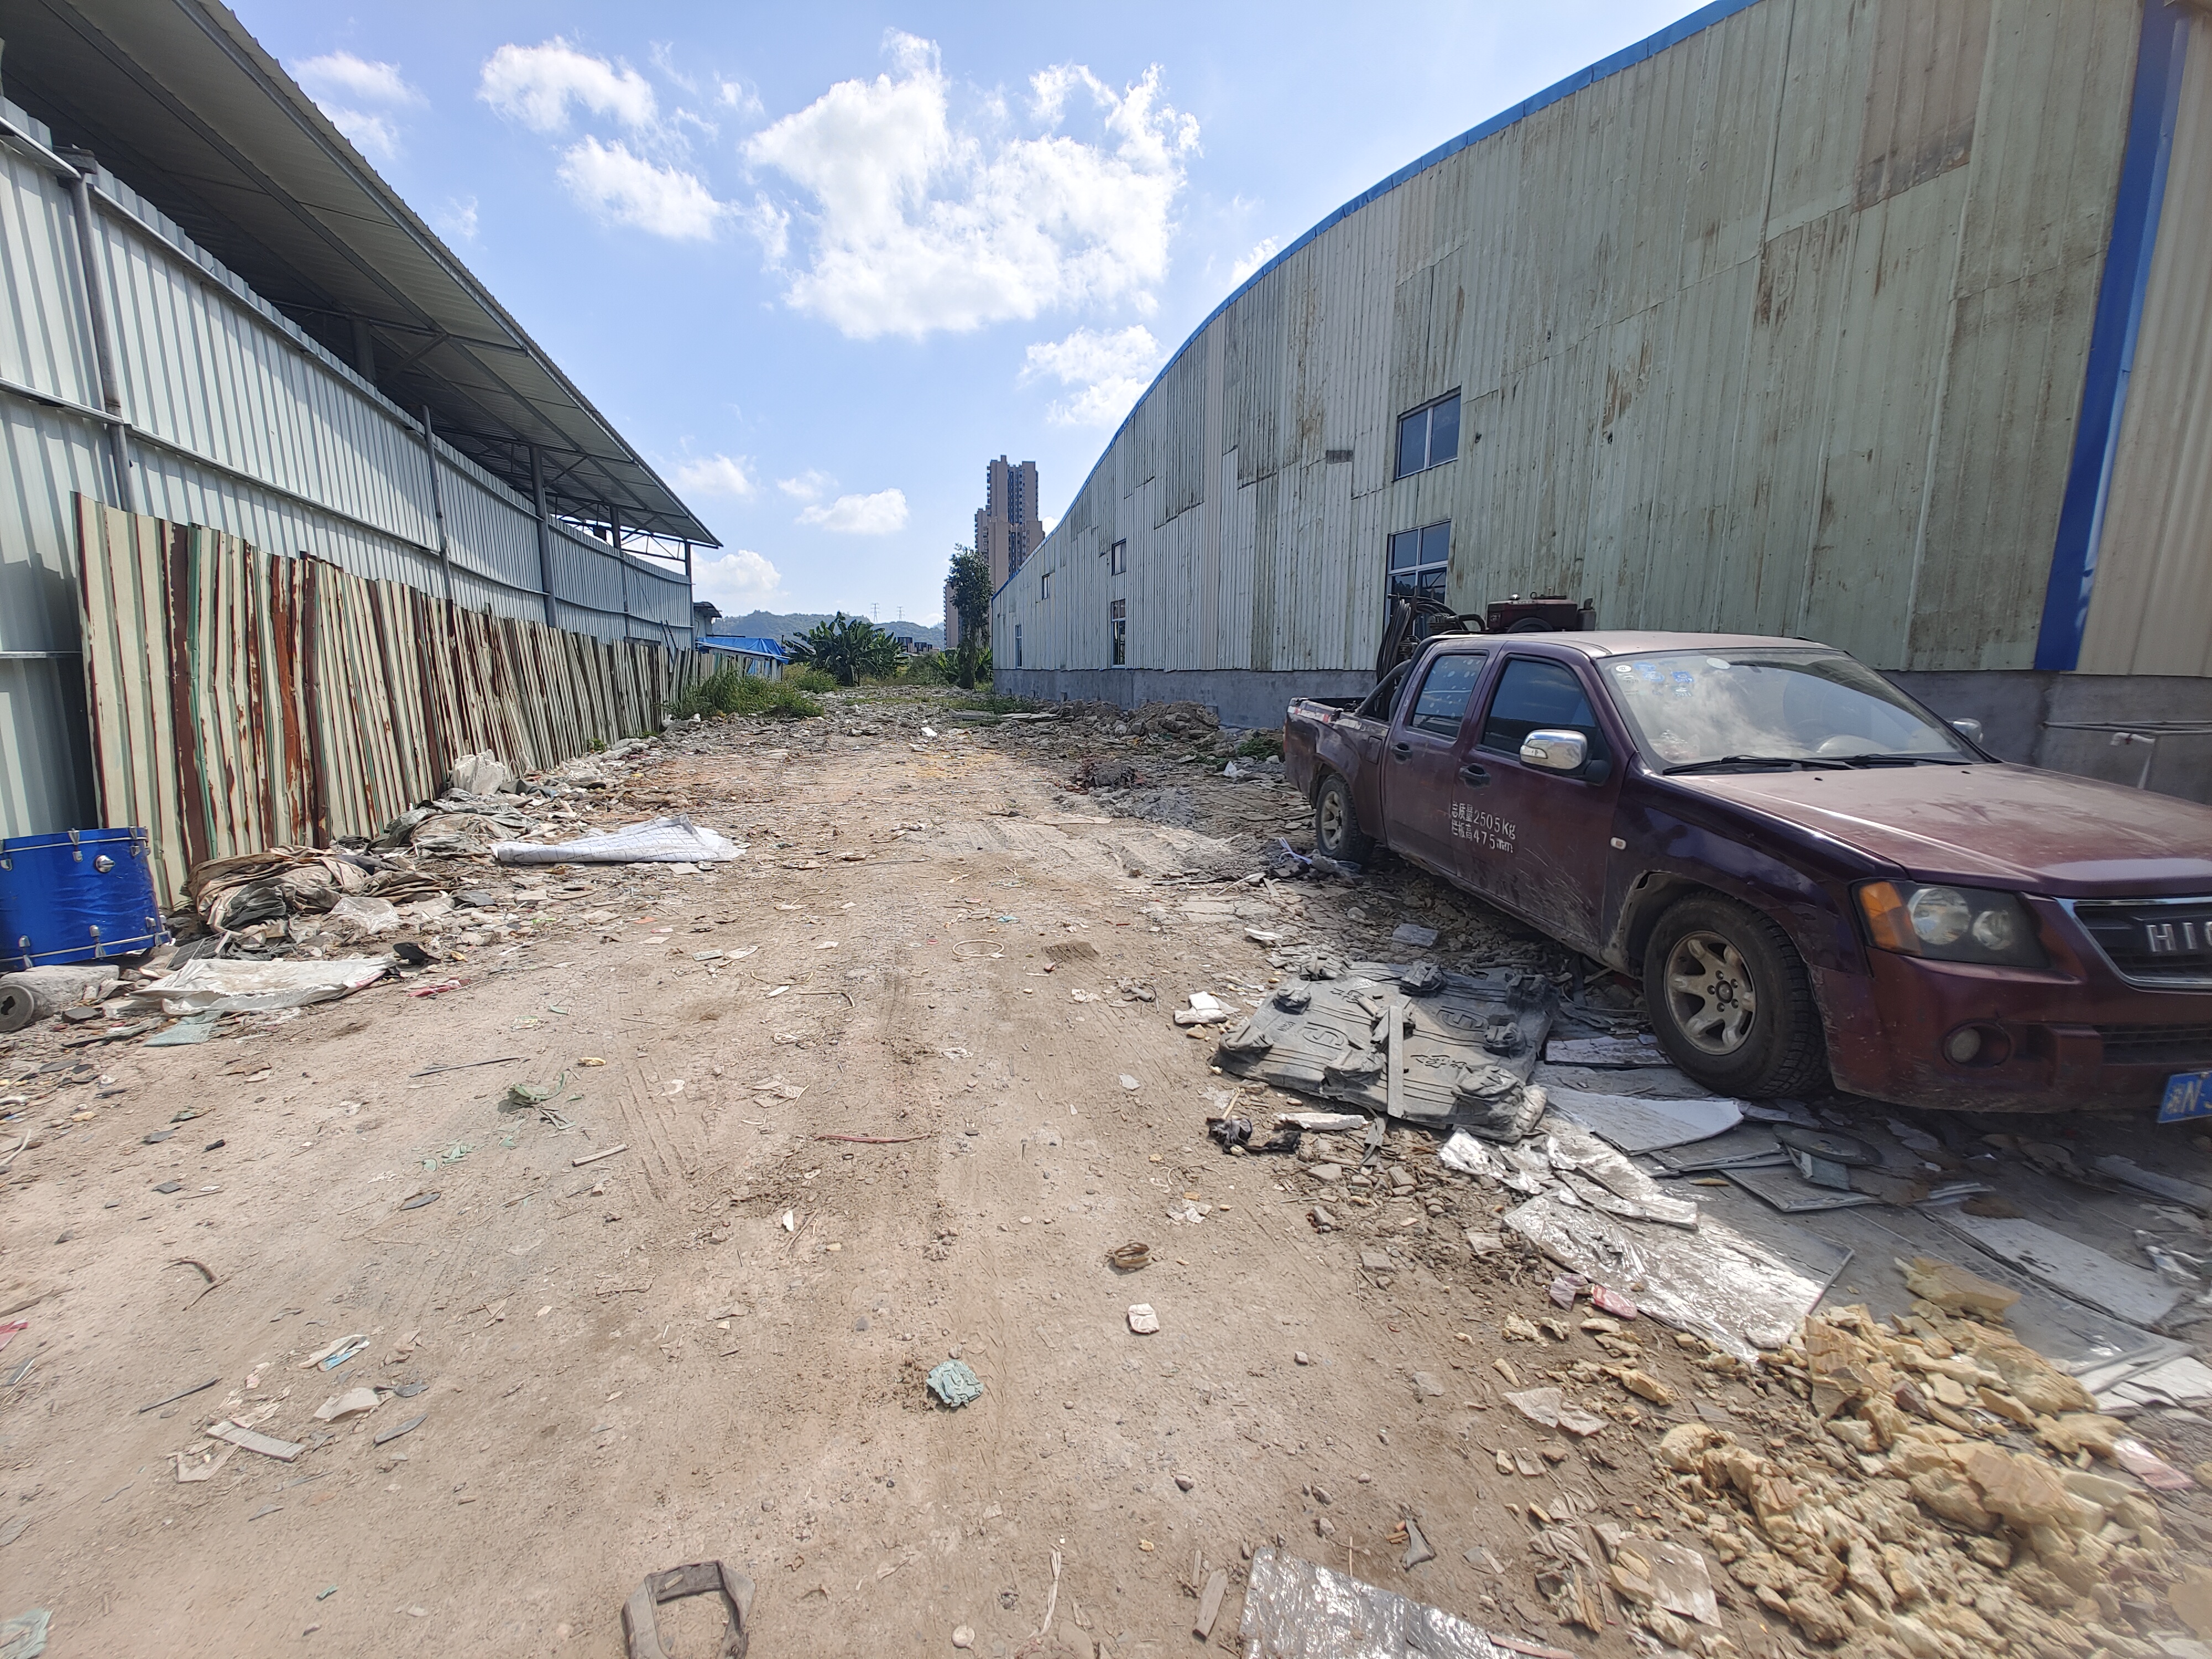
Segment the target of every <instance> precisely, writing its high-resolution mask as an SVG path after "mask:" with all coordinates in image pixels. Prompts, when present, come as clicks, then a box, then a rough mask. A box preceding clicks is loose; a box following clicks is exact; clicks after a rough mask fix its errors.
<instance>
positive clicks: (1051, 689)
mask: <svg viewBox="0 0 2212 1659" xmlns="http://www.w3.org/2000/svg"><path fill="white" fill-rule="evenodd" d="M1889 678H1891V679H1893V680H1894V681H1895V682H1896V683H1897V684H1899V685H1901V686H1903V687H1904V688H1905V690H1907V691H1909V692H1911V694H1912V695H1913V696H1916V697H1917V698H1919V699H1920V701H1921V702H1924V703H1926V704H1927V705H1928V706H1929V708H1932V709H1934V710H1935V711H1936V713H1937V714H1941V715H1942V717H1943V718H1944V719H1946V720H1966V719H1972V720H1979V721H1981V723H1982V726H1983V731H1984V741H1985V743H1986V744H1987V746H1988V747H1989V749H1990V752H1992V753H1993V754H1996V755H1998V756H2000V757H2002V758H2003V759H2006V760H2009V761H2021V762H2025V763H2027V764H2028V765H2031V766H2047V767H2049V768H2051V769H2052V770H2053V771H2058V772H2071V773H2073V774H2075V775H2077V776H2080V777H2085V778H2101V779H2103V780H2104V781H2106V782H2107V783H2120V784H2126V785H2129V786H2130V787H2133V786H2134V785H2135V784H2136V781H2138V780H2139V779H2142V778H2143V777H2144V771H2143V766H2144V762H2145V761H2146V759H2148V762H2149V765H2150V770H2149V775H2148V782H2147V784H2146V787H2148V788H2151V789H2155V790H2157V791H2158V792H2159V793H2161V794H2166V795H2178V796H2179V797H2181V798H2182V799H2185V800H2200V801H2206V802H2212V735H2205V736H2190V735H2184V734H2178V733H2177V734H2172V735H2168V736H2166V737H2164V738H2160V740H2159V741H2158V742H2157V744H2154V745H2150V744H2139V743H2130V744H2115V743H2114V742H2113V741H2112V735H2111V734H2110V733H2109V732H2075V731H2069V730H2066V729H2064V727H2065V726H2067V725H2069V724H2070V723H2078V722H2090V721H2098V722H2109V723H2125V722H2127V721H2129V720H2142V721H2146V722H2148V721H2171V720H2201V721H2208V722H2212V679H2199V678H2192V677H2189V676H2185V675H2179V674H2170V675H2160V674H2059V673H2051V672H2045V671H2039V670H2034V669H1981V670H1973V671H1960V672H1947V673H1896V674H1892V675H1890V676H1889ZM1374 683H1375V677H1374V675H1372V674H1371V673H1369V672H1368V671H1366V670H1364V669H1357V668H1348V669H1317V670H1313V671H1304V672H1291V673H1271V674H1261V673H1255V672H1252V671H1249V670H1242V669H1234V668H1220V669H1200V670H1192V671H1181V672H1178V671H1171V670H1167V669H1158V668H1090V669H1065V670H1053V669H1040V668H1031V669H1001V670H1000V671H999V674H998V677H997V680H996V683H995V687H994V689H995V690H998V691H1000V692H1001V693H1002V694H1005V695H1006V696H1017V697H1028V698H1030V699H1032V700H1034V701H1036V702H1109V703H1114V704H1117V705H1118V706H1120V707H1121V708H1135V707H1137V706H1138V705H1139V703H1146V702H1195V703H1203V704H1204V705H1205V706H1206V707H1207V708H1211V709H1212V710H1213V711H1214V713H1216V714H1218V715H1220V717H1221V720H1222V723H1223V724H1224V725H1226V726H1249V727H1266V726H1280V725H1281V724H1282V721H1283V710H1284V708H1285V707H1286V706H1287V705H1288V704H1289V702H1291V699H1292V698H1294V697H1357V696H1364V695H1365V693H1366V691H1367V690H1368V688H1369V687H1370V686H1371V685H1373V684H1374Z"/></svg>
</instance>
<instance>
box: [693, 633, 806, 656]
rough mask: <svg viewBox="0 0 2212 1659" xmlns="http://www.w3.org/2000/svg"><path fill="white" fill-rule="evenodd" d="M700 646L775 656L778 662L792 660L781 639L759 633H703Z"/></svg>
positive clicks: (707, 648)
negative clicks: (765, 637) (766, 637)
mask: <svg viewBox="0 0 2212 1659" xmlns="http://www.w3.org/2000/svg"><path fill="white" fill-rule="evenodd" d="M699 648H700V649H701V650H702V651H741V652H743V653H744V654H745V655H747V656H749V657H774V658H775V659H776V660H777V661H778V662H787V661H789V660H790V653H788V652H787V651H786V650H785V649H784V648H783V643H782V641H780V640H769V639H763V638H762V637H761V636H760V635H757V634H702V635H699Z"/></svg>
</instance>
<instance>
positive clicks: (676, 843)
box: [491, 812, 745, 864]
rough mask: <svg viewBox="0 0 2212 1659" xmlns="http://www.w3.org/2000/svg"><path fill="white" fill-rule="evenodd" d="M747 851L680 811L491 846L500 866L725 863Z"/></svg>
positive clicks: (492, 853) (493, 855)
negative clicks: (566, 837)
mask: <svg viewBox="0 0 2212 1659" xmlns="http://www.w3.org/2000/svg"><path fill="white" fill-rule="evenodd" d="M744 853H745V849H744V847H743V846H742V845H741V844H740V843H738V842H733V841H732V840H730V839H729V838H728V837H727V836H719V835H716V834H715V833H714V831H713V830H712V829H707V828H706V827H705V826H703V825H702V824H696V823H692V822H691V820H690V818H688V817H684V815H683V814H682V813H680V812H678V813H675V814H672V815H671V816H670V817H659V818H654V819H653V820H651V821H650V822H649V823H631V824H625V825H623V828H621V829H613V830H609V831H607V832H605V833H604V834H599V835H590V836H582V837H580V839H578V840H575V841H568V842H557V843H555V844H552V845H548V844H546V843H544V842H535V841H502V842H497V843H496V844H495V845H494V847H493V848H492V849H491V855H492V857H493V858H495V860H498V861H499V862H500V863H501V864H726V863H728V862H729V861H730V860H732V859H739V858H743V857H744Z"/></svg>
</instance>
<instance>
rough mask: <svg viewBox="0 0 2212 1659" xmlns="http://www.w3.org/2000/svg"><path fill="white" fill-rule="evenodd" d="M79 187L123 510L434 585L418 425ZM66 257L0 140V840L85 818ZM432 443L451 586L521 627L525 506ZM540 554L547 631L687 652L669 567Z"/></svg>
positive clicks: (430, 507)
mask: <svg viewBox="0 0 2212 1659" xmlns="http://www.w3.org/2000/svg"><path fill="white" fill-rule="evenodd" d="M0 113H4V114H5V116H6V118H7V120H8V122H9V125H12V126H14V127H15V129H17V130H18V131H23V132H27V133H28V134H30V135H31V136H32V137H33V138H35V139H37V140H39V141H40V142H41V143H43V142H45V139H46V134H45V131H44V130H43V129H42V128H41V127H40V125H39V124H38V123H36V122H35V121H33V120H32V119H30V118H28V117H27V116H26V115H25V114H24V113H23V112H22V111H21V110H20V109H18V108H17V107H16V106H14V105H12V104H7V103H5V102H4V100H0ZM94 195H95V197H96V199H97V204H98V205H97V210H96V211H95V213H94V230H95V237H94V247H95V258H96V262H97V270H96V273H95V274H96V276H97V277H98V279H99V280H100V283H101V286H102V290H103V292H104V294H105V295H106V301H107V309H108V313H109V325H110V331H111V335H112V340H113V343H114V348H115V354H116V373H117V380H118V386H117V391H118V394H119V396H120V398H121V400H122V404H123V413H124V416H125V418H126V419H127V420H128V421H129V422H130V423H131V428H132V431H131V446H130V447H131V457H132V466H131V474H132V479H131V489H132V491H133V495H134V497H135V500H136V504H137V507H138V508H139V510H140V511H142V512H143V513H148V514H150V515H153V516H156V517H159V518H161V519H165V520H170V521H172V522H176V523H183V524H198V525H206V526H211V527H213V528H215V529H217V530H222V531H225V532H229V533H230V534H233V535H235V536H238V537H239V538H241V539H243V540H244V541H246V542H247V543H249V544H252V546H254V547H256V548H258V549H261V550H264V551H266V552H269V553H272V554H298V553H309V554H313V556H316V557H318V558H321V559H325V560H328V561H330V562H331V563H333V564H337V565H338V566H340V567H342V568H345V569H347V570H350V571H353V572H356V573H357V574H361V575H362V576H367V577H372V578H382V579H386V580H395V581H400V582H404V583H406V584H408V585H410V586H415V587H418V588H422V589H424V590H425V591H427V592H433V593H438V594H442V593H443V592H444V591H445V572H444V570H443V568H441V560H440V556H439V549H438V526H437V520H436V516H435V508H434V503H433V499H432V494H431V472H430V463H429V458H428V453H426V451H425V449H424V446H423V442H422V429H421V428H420V426H419V425H418V424H417V423H416V421H415V420H414V419H413V418H412V417H411V416H409V415H407V414H405V413H404V412H403V411H402V410H398V409H397V408H396V407H394V406H393V405H392V404H390V403H389V402H387V401H386V399H385V398H383V397H382V396H380V394H379V393H378V392H376V391H375V390H374V388H373V387H371V386H368V385H367V384H366V383H365V382H364V381H362V380H361V379H360V378H359V377H358V376H357V375H356V374H354V372H353V371H352V370H351V369H350V368H347V367H346V366H345V365H344V364H343V363H341V362H338V361H337V359H336V358H334V357H332V356H331V355H330V353H328V352H327V351H325V350H324V349H323V348H322V347H321V346H320V345H319V344H317V343H315V342H314V341H313V340H312V339H310V338H309V337H307V335H305V334H304V333H302V332H301V331H300V330H299V329H298V328H296V327H295V326H294V325H293V324H292V323H291V322H290V321H289V320H288V319H285V318H284V317H283V315H282V314H281V313H277V312H276V310H275V309H274V308H273V307H270V305H268V304H267V303H266V302H265V301H263V300H262V299H261V298H260V297H259V296H258V295H256V294H254V293H253V292H252V290H251V289H248V288H247V287H246V284H245V283H243V282H241V281H240V279H239V278H238V277H237V276H234V275H233V274H232V273H231V272H229V271H228V270H225V269H224V268H223V267H222V265H221V264H218V263H217V262H216V260H215V259H214V258H211V257H210V255H208V254H207V253H206V252H204V250H202V249H200V248H199V247H197V246H196V245H195V244H194V243H192V241H191V240H190V239H189V238H187V237H186V236H185V234H183V232H182V231H181V230H179V228H177V226H176V225H175V224H174V223H173V222H171V221H170V220H168V219H167V218H166V217H165V216H163V215H161V213H160V212H159V211H158V210H156V209H155V208H154V207H153V206H152V205H151V204H149V203H147V202H146V201H144V200H143V198H142V197H139V196H137V194H136V192H134V191H131V189H130V187H129V186H128V185H125V184H123V183H121V182H120V181H118V179H114V178H113V177H112V176H110V175H108V174H106V173H102V174H101V175H100V177H99V179H98V180H97V182H96V184H95V185H94ZM78 248H79V243H78V240H77V231H76V215H75V210H74V205H73V204H72V202H71V200H70V193H69V191H67V189H66V188H64V185H62V184H61V183H60V182H59V181H58V180H57V179H55V178H54V177H53V176H52V173H49V172H48V171H46V168H45V167H43V166H42V165H41V164H40V163H39V162H38V161H34V160H33V159H32V158H30V157H27V156H26V155H23V154H21V152H20V151H19V150H18V149H15V147H14V146H12V145H0V290H4V293H5V296H6V300H7V315H6V318H5V319H4V320H0V488H4V489H6V490H7V491H8V498H7V500H6V501H5V502H4V504H0V837H4V836H20V835H27V834H33V833H38V832H41V831H47V830H53V829H65V828H70V827H72V826H77V825H84V824H88V823H90V822H91V821H92V817H91V815H92V811H93V802H92V795H91V789H90V780H91V769H90V765H89V763H88V758H87V757H86V755H85V753H84V738H83V727H84V711H83V702H84V696H83V681H82V667H81V665H80V661H79V659H78V658H77V656H76V653H77V651H78V648H79V638H78V634H79V628H80V623H79V620H78V618H79V596H78V592H77V560H76V547H75V544H74V537H75V530H74V524H75V520H74V515H73V512H72V508H71V505H70V504H71V501H72V498H73V497H74V496H75V495H80V494H81V495H87V496H89V497H92V498H94V499H95V500H99V501H113V499H114V496H113V489H112V482H111V479H110V475H109V471H108V464H107V458H106V434H105V428H104V427H103V425H102V423H101V422H100V419H99V418H98V417H97V411H98V406H99V404H100V398H99V396H98V392H97V388H96V385H95V375H94V356H93V347H92V342H91V338H90V335H89V331H88V325H87V322H86V320H85V318H86V312H85V299H84V295H85V279H86V273H85V272H84V270H83V269H82V261H81V259H80V258H79V255H78ZM26 393H28V394H34V395H33V396H26V395H25V394H26ZM39 398H46V399H58V400H59V402H60V404H64V405H66V407H55V406H54V405H53V404H52V403H50V402H49V403H42V402H40V401H39ZM437 452H438V459H439V462H440V470H441V488H442V490H443V493H444V501H445V510H446V531H447V543H448V547H449V550H450V558H451V562H452V570H453V597H454V599H456V600H457V601H458V602H459V603H460V604H462V605H467V606H471V607H474V608H477V609H482V610H488V611H491V612H493V613H494V614H495V615H498V616H501V617H526V618H529V619H532V620H541V619H543V617H544V599H543V598H542V596H541V594H540V592H539V591H538V589H539V561H538V526H537V523H536V520H534V518H533V517H532V511H531V507H530V505H529V503H527V502H526V501H524V500H523V499H522V498H521V497H520V496H519V495H516V494H515V493H514V492H513V490H511V489H508V488H507V486H506V485H505V484H503V483H500V482H499V481H498V480H496V479H495V478H493V477H491V476H490V475H489V474H488V473H486V472H485V471H483V469H482V468H480V467H478V466H477V465H475V464H474V463H473V462H471V461H470V460H468V459H466V458H465V457H463V456H462V455H460V454H459V453H457V452H455V451H453V449H451V448H449V447H447V446H446V445H444V444H443V443H440V444H439V445H438V446H437ZM553 544H554V545H553V558H552V563H553V566H554V586H555V590H556V592H557V593H558V594H559V595H560V596H561V597H560V604H559V605H558V607H557V608H558V611H559V615H558V617H557V620H558V622H559V623H560V625H562V626H563V627H566V628H571V629H579V630H581V631H583V632H586V633H591V634H594V635H599V636H600V637H602V638H610V639H613V638H621V637H623V635H625V634H628V635H629V636H631V637H635V638H638V639H651V640H656V641H662V642H664V643H667V642H670V638H671V635H674V642H675V643H679V644H680V643H684V642H686V641H688V639H689V635H690V626H691V594H690V584H689V583H688V581H687V580H685V579H684V576H683V575H682V574H681V573H677V572H672V571H671V570H670V569H669V568H666V567H665V566H662V567H656V566H654V565H653V564H651V563H648V562H645V561H642V560H640V559H636V558H633V557H628V556H623V557H619V558H618V557H617V556H616V555H615V554H614V553H613V551H612V550H611V549H609V548H608V547H606V546H605V545H604V544H598V543H594V542H592V540H591V539H590V538H586V537H583V536H580V535H577V534H575V533H574V532H572V531H570V530H568V529H567V528H566V527H565V526H556V527H555V531H554V536H553ZM625 591H626V592H627V601H628V603H627V610H628V612H629V617H628V620H627V622H626V621H625V616H624V611H625Z"/></svg>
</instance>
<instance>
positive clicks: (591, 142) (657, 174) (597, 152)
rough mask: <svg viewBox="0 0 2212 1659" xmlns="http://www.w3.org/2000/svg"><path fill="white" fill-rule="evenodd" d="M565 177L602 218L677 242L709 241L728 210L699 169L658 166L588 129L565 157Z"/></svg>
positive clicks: (571, 189) (570, 189) (576, 194)
mask: <svg viewBox="0 0 2212 1659" xmlns="http://www.w3.org/2000/svg"><path fill="white" fill-rule="evenodd" d="M561 182H562V184H564V185H568V193H569V194H570V195H572V196H574V197H575V198H576V199H577V200H578V201H579V202H580V203H582V204H584V205H585V206H586V207H587V208H589V209H590V210H592V211H593V212H594V213H597V214H599V216H601V217H602V218H605V219H611V220H612V221H614V222H616V223H617V224H623V225H634V226H635V227H636V228H638V229H640V230H649V231H651V232H653V234H655V235H657V236H665V237H668V238H670V239H671V240H676V241H705V240H708V239H709V238H711V237H712V236H713V235H714V231H715V229H716V228H717V226H718V225H719V224H720V222H721V218H722V215H723V213H724V211H725V210H724V208H723V206H722V204H721V203H720V202H718V201H716V200H715V199H714V192H713V191H710V190H708V188H707V186H706V185H703V184H702V183H701V182H700V181H699V179H698V176H697V175H696V174H695V173H686V172H684V170H683V169H682V168H681V167H657V166H655V165H654V164H653V162H651V161H647V160H646V159H645V158H644V157H643V156H641V155H631V154H630V152H629V149H627V148H626V147H625V146H624V145H623V144H622V143H612V144H602V143H600V142H599V140H598V139H597V138H595V137H592V136H591V135H589V134H586V136H585V137H584V141H583V142H582V143H580V144H575V145H572V146H571V147H570V148H569V149H568V151H567V152H566V153H565V154H564V155H562V158H561Z"/></svg>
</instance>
